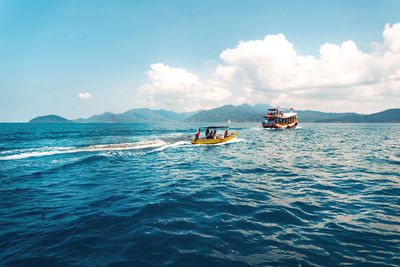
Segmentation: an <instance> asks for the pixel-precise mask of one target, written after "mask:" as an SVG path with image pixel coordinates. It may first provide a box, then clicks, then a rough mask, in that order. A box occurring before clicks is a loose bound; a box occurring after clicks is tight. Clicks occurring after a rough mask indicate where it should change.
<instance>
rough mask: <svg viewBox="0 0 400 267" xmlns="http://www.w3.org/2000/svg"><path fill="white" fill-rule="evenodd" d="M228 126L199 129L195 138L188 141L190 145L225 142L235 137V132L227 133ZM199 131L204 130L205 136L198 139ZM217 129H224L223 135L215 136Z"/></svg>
mask: <svg viewBox="0 0 400 267" xmlns="http://www.w3.org/2000/svg"><path fill="white" fill-rule="evenodd" d="M228 128H229V127H228V126H208V127H201V128H199V131H198V132H197V133H196V134H195V137H194V138H192V139H190V142H191V143H192V144H218V143H223V142H227V141H229V140H232V139H233V138H235V137H236V132H233V133H230V134H229V133H228ZM201 129H206V132H205V136H204V137H203V138H200V131H201ZM217 129H225V133H224V134H222V135H217Z"/></svg>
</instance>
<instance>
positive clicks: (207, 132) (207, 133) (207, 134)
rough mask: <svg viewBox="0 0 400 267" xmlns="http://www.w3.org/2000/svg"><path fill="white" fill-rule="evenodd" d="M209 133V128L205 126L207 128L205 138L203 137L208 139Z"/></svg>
mask: <svg viewBox="0 0 400 267" xmlns="http://www.w3.org/2000/svg"><path fill="white" fill-rule="evenodd" d="M209 135H210V130H209V129H208V128H207V129H206V138H205V139H208V138H209Z"/></svg>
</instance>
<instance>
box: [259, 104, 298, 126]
mask: <svg viewBox="0 0 400 267" xmlns="http://www.w3.org/2000/svg"><path fill="white" fill-rule="evenodd" d="M264 118H265V120H264V121H263V122H262V126H263V127H264V128H279V129H285V128H295V127H296V126H297V113H294V112H293V109H290V112H287V113H283V111H282V110H279V109H276V108H270V109H268V112H267V114H266V115H265V116H264Z"/></svg>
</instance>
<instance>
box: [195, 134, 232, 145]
mask: <svg viewBox="0 0 400 267" xmlns="http://www.w3.org/2000/svg"><path fill="white" fill-rule="evenodd" d="M235 137H236V132H233V133H232V134H231V135H230V136H228V137H227V138H218V139H197V140H196V141H194V140H193V139H190V142H191V143H192V144H218V143H224V142H227V141H229V140H232V139H233V138H235Z"/></svg>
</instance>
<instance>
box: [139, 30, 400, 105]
mask: <svg viewBox="0 0 400 267" xmlns="http://www.w3.org/2000/svg"><path fill="white" fill-rule="evenodd" d="M382 36H383V42H381V43H372V44H371V46H372V51H371V52H370V53H365V52H363V51H361V50H360V49H359V48H358V47H357V45H356V43H355V42H354V41H351V40H348V41H345V42H343V43H341V44H330V43H325V44H323V45H321V47H320V49H319V54H320V56H319V57H314V56H307V55H300V54H299V53H298V52H297V51H296V50H295V49H294V45H293V44H292V43H291V42H289V41H288V40H287V39H286V37H285V35H284V34H276V35H267V36H266V37H265V38H264V39H263V40H250V41H240V42H239V43H238V45H237V46H236V47H235V48H229V49H226V50H224V51H222V52H221V54H220V58H221V60H222V61H223V62H224V63H225V65H224V66H222V65H219V66H217V67H216V69H215V72H214V74H213V75H212V76H211V77H210V78H209V79H205V80H203V81H202V80H200V79H199V77H198V76H196V75H195V74H193V73H190V72H188V71H187V70H185V69H182V68H173V67H170V66H167V65H165V64H163V63H158V64H153V65H151V70H149V71H148V72H146V73H147V75H148V77H149V82H148V83H146V84H144V85H143V86H141V87H140V93H141V95H142V96H147V97H148V96H152V100H153V104H156V105H161V106H165V107H167V106H168V105H169V108H172V109H173V108H175V109H176V110H177V109H186V110H192V108H193V107H204V106H205V105H207V106H214V107H215V106H218V105H221V104H231V103H243V102H247V103H269V104H279V105H281V106H293V107H295V108H298V109H299V108H313V109H319V110H325V111H333V110H338V109H342V110H348V111H359V112H373V111H378V110H382V109H384V108H388V107H398V106H399V104H398V103H400V89H399V88H400V87H399V86H400V23H398V24H394V25H392V26H390V25H389V24H387V25H386V26H385V28H384V30H383V34H382ZM177 99H184V101H183V102H182V101H177ZM171 104H172V106H171Z"/></svg>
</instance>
